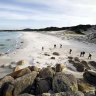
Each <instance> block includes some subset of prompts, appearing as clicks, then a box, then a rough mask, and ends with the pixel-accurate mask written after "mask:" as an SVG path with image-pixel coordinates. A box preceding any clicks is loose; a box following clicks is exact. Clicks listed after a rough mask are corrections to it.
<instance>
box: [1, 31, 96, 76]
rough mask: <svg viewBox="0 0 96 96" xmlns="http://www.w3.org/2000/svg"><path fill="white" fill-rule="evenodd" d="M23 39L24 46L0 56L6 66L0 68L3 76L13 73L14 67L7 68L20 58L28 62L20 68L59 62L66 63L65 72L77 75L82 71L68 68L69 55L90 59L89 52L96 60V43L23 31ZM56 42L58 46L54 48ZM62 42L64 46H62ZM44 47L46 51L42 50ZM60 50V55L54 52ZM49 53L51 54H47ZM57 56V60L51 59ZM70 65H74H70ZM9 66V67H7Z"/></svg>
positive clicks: (52, 64)
mask: <svg viewBox="0 0 96 96" xmlns="http://www.w3.org/2000/svg"><path fill="white" fill-rule="evenodd" d="M22 34H23V35H22V37H21V38H22V40H23V42H24V44H23V47H21V48H19V49H16V50H15V51H14V52H12V53H9V54H7V55H4V56H1V57H0V65H3V64H4V65H5V66H6V67H5V68H0V74H1V77H3V76H5V75H6V74H8V73H11V72H12V71H13V69H9V68H7V67H8V66H9V65H12V66H13V67H15V66H16V64H11V62H18V61H19V60H25V61H26V64H24V65H22V66H19V67H20V69H22V68H25V67H27V66H32V65H35V66H37V67H39V68H42V67H46V66H55V65H56V64H57V63H61V64H65V66H66V68H65V70H64V71H65V72H69V73H73V74H74V75H76V77H78V75H79V77H82V73H80V72H75V71H71V70H69V69H67V66H69V65H68V56H72V57H79V58H80V59H82V60H86V61H88V54H89V53H91V54H92V59H91V60H94V61H96V55H95V54H96V50H95V49H96V45H94V44H89V43H86V44H85V43H82V42H79V41H73V40H62V39H61V38H58V37H56V36H53V35H48V34H42V33H38V32H22ZM54 44H56V45H57V46H56V48H54ZM60 44H62V45H63V46H62V48H60ZM42 47H44V51H42ZM69 49H72V54H71V55H70V54H69ZM81 51H85V52H86V54H85V57H80V52H81ZM53 52H58V53H59V54H60V55H59V56H54V55H53V54H52V53H53ZM45 53H46V54H48V55H49V56H46V55H45ZM51 57H55V60H53V59H50V58H51ZM70 67H72V66H71V65H70ZM6 68H7V69H6Z"/></svg>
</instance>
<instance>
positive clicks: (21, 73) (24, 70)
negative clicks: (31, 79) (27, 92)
mask: <svg viewBox="0 0 96 96" xmlns="http://www.w3.org/2000/svg"><path fill="white" fill-rule="evenodd" d="M28 73H31V70H30V69H29V68H25V69H23V70H21V72H20V73H18V74H17V78H18V77H21V76H24V75H26V74H28Z"/></svg>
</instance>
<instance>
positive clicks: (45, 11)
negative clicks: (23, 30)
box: [0, 0, 96, 27]
mask: <svg viewBox="0 0 96 96" xmlns="http://www.w3.org/2000/svg"><path fill="white" fill-rule="evenodd" d="M5 1H6V2H1V1H0V2H1V3H0V20H1V21H2V22H3V21H4V24H5V25H7V26H8V24H9V23H12V22H11V21H13V22H14V23H13V25H14V26H16V25H18V26H23V25H24V27H26V26H29V27H30V25H29V24H28V22H29V21H30V22H31V23H30V24H31V25H34V24H35V25H34V26H35V27H36V26H37V27H38V26H39V27H40V26H41V27H42V26H45V27H46V26H71V25H77V24H87V23H88V24H89V23H90V24H95V22H96V19H95V17H96V7H95V5H96V1H95V0H93V1H92V0H5ZM18 22H19V24H23V25H19V24H18ZM22 22H23V23H22ZM26 23H27V24H26ZM4 24H3V25H2V24H0V25H2V26H4ZM34 26H33V27H34ZM16 27H17V26H16Z"/></svg>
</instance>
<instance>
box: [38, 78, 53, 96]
mask: <svg viewBox="0 0 96 96" xmlns="http://www.w3.org/2000/svg"><path fill="white" fill-rule="evenodd" d="M51 82H52V80H51V79H41V78H37V79H36V94H37V95H38V94H42V93H48V91H49V90H50V89H51V88H52V84H51Z"/></svg>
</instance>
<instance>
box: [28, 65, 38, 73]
mask: <svg viewBox="0 0 96 96" xmlns="http://www.w3.org/2000/svg"><path fill="white" fill-rule="evenodd" d="M29 69H30V70H31V71H37V72H38V71H39V68H38V67H36V66H29Z"/></svg>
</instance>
